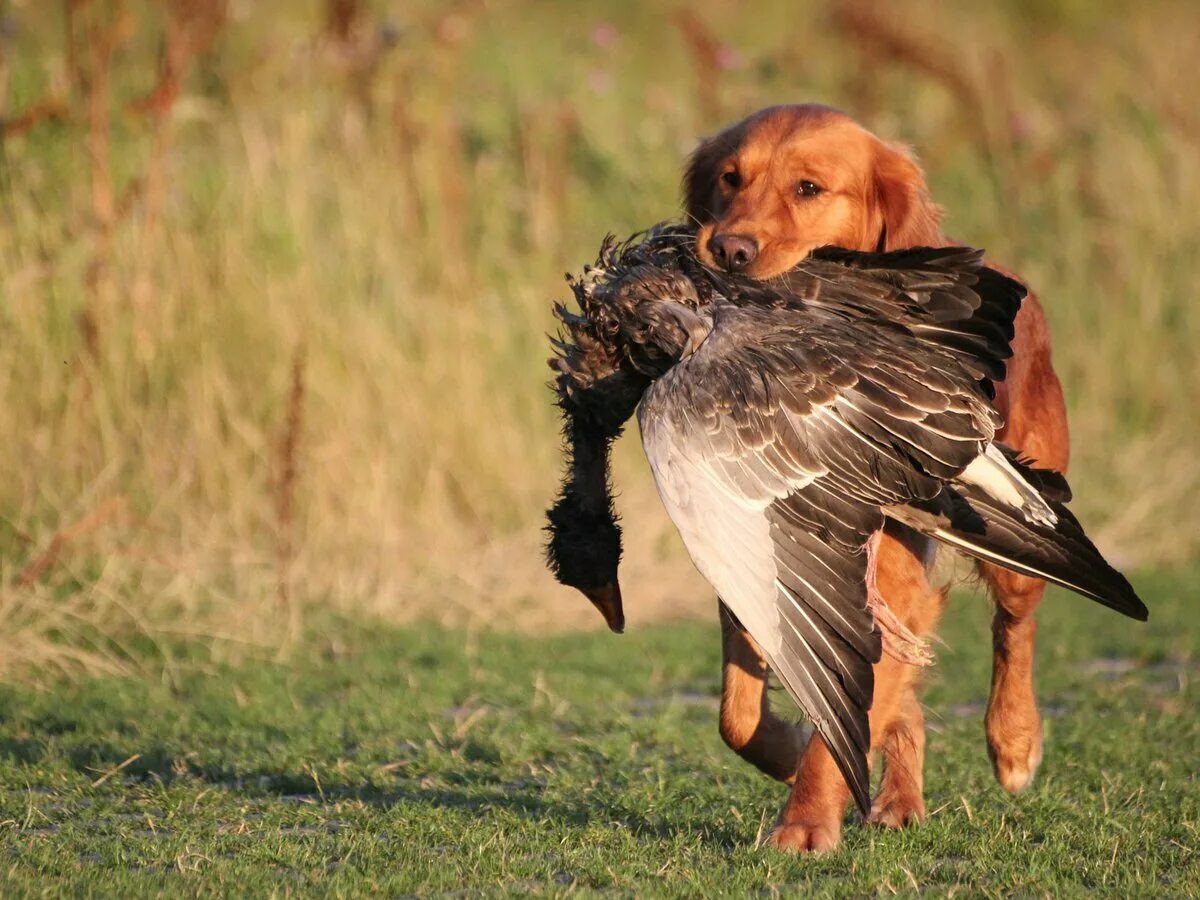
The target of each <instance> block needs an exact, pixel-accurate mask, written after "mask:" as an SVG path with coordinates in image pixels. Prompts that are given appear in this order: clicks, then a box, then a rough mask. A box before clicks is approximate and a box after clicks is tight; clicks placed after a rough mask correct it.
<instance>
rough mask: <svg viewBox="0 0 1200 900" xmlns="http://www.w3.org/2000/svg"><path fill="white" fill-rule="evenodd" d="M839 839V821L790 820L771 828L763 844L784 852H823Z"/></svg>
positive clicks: (833, 845) (840, 831)
mask: <svg viewBox="0 0 1200 900" xmlns="http://www.w3.org/2000/svg"><path fill="white" fill-rule="evenodd" d="M841 839H842V825H841V823H840V822H833V823H829V822H790V823H788V824H785V825H776V826H775V827H774V828H773V829H771V833H770V834H769V835H767V840H766V842H765V844H766V846H768V847H774V848H775V849H776V850H782V851H783V852H784V853H823V852H825V851H826V850H832V849H833V848H834V847H836V846H837V845H838V842H839V841H841Z"/></svg>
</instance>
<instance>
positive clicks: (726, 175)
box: [721, 169, 742, 188]
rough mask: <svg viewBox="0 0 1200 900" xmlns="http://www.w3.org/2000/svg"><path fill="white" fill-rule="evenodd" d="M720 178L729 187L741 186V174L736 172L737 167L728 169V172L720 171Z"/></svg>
mask: <svg viewBox="0 0 1200 900" xmlns="http://www.w3.org/2000/svg"><path fill="white" fill-rule="evenodd" d="M721 180H722V181H723V182H725V183H726V184H727V185H729V186H730V187H731V188H740V187H741V186H742V176H741V175H739V174H738V173H737V169H730V170H729V171H728V172H722V173H721Z"/></svg>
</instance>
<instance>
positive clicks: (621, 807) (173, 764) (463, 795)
mask: <svg viewBox="0 0 1200 900" xmlns="http://www.w3.org/2000/svg"><path fill="white" fill-rule="evenodd" d="M0 757H5V758H7V759H9V760H11V761H13V762H17V763H20V764H23V765H30V766H38V765H41V764H44V763H46V762H48V761H49V757H48V755H47V753H46V747H45V744H44V743H43V742H42V741H39V740H12V739H4V740H0ZM68 759H69V763H70V766H71V767H72V768H74V769H75V770H76V771H78V772H79V773H81V774H82V775H84V776H86V777H87V778H90V779H92V780H93V781H99V782H100V783H101V784H107V785H109V786H110V787H109V789H117V790H119V789H121V788H130V787H135V786H138V785H146V784H152V785H163V786H171V785H177V784H186V785H192V786H195V787H197V788H199V789H214V790H218V791H225V792H230V793H234V794H237V795H238V796H239V798H243V799H246V800H259V801H267V802H270V803H281V804H298V805H299V804H304V805H312V806H314V807H319V808H323V809H326V810H329V809H330V808H331V807H334V806H336V805H337V804H339V803H343V802H347V801H349V802H353V803H358V804H363V805H366V806H370V807H375V808H377V809H391V808H393V807H425V808H428V809H430V810H450V811H455V812H459V813H463V814H467V815H479V814H487V813H488V812H489V811H492V810H503V811H505V812H507V813H511V814H515V815H517V816H520V817H523V818H525V819H527V820H529V821H530V822H532V823H553V824H558V825H564V826H570V827H576V828H578V827H582V826H586V825H589V824H598V823H602V824H605V825H613V824H616V825H620V826H621V827H623V828H625V829H628V830H629V831H630V832H631V833H632V834H634V835H635V836H639V837H649V838H653V839H660V840H662V839H672V838H676V837H679V836H680V835H694V834H695V833H696V832H697V830H700V831H702V832H703V833H704V834H705V836H706V839H707V840H710V841H713V842H716V843H719V844H721V845H723V846H725V847H730V848H732V847H735V846H738V845H740V844H741V843H744V841H745V834H744V833H743V832H742V831H741V830H740V829H738V828H735V827H730V826H728V825H726V824H724V823H719V822H717V821H709V822H707V823H702V824H701V823H697V822H696V821H695V820H694V819H689V820H687V824H686V825H680V824H679V821H680V820H678V818H676V819H675V821H674V824H672V823H671V822H669V821H668V818H669V817H666V816H663V817H659V816H658V815H657V814H654V815H649V816H648V815H646V814H645V813H644V812H642V811H639V810H636V809H634V808H632V807H631V806H630V805H628V804H627V803H625V802H624V800H625V798H626V793H625V792H624V791H623V790H622V789H621V783H620V782H621V781H622V779H621V778H620V777H619V776H616V777H615V778H614V781H613V783H612V785H611V786H612V787H613V789H614V793H613V795H612V796H609V797H602V796H597V794H596V792H595V791H590V790H589V791H583V790H580V791H579V794H578V797H579V799H578V800H577V801H576V800H564V799H562V798H561V797H554V796H552V794H553V792H550V791H548V790H547V788H548V785H547V784H546V783H545V782H543V781H539V780H533V779H529V778H513V777H511V776H512V774H513V773H506V772H503V771H499V770H497V771H494V772H488V771H484V770H481V769H480V767H479V766H472V765H469V764H464V767H463V770H462V771H461V772H457V773H453V774H451V775H449V776H447V775H445V774H444V773H443V774H440V775H438V776H433V775H424V774H421V773H414V774H406V775H405V776H404V777H403V778H402V779H401V780H400V782H399V783H395V784H386V785H381V784H378V783H373V782H372V781H371V780H369V779H368V778H363V779H361V780H356V779H349V778H346V779H333V780H330V779H329V778H328V777H327V773H323V774H322V775H321V776H320V777H319V779H317V778H314V777H313V775H312V774H311V773H308V772H297V771H295V770H286V769H279V770H271V769H267V768H234V767H227V766H221V765H207V764H198V763H196V762H195V761H194V760H189V759H186V758H184V757H181V756H179V755H178V754H176V753H172V752H171V751H170V750H168V749H166V748H162V747H156V748H152V749H149V750H146V751H143V752H141V753H140V754H139V755H137V757H136V758H135V759H132V760H130V758H129V753H128V747H121V748H118V747H116V746H114V745H112V744H108V743H103V742H101V743H89V744H82V745H80V746H77V747H75V748H73V749H72V750H71V751H70V752H69V754H68ZM447 779H453V780H457V781H460V782H461V783H459V784H447V783H445V782H446V781H447ZM93 786H96V785H93ZM697 826H699V827H697Z"/></svg>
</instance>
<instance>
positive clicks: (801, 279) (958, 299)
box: [780, 247, 1026, 396]
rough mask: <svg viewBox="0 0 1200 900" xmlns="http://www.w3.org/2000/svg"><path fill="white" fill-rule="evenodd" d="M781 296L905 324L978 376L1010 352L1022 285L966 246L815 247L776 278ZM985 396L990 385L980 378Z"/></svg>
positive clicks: (1000, 366) (998, 372)
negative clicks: (874, 249) (878, 249)
mask: <svg viewBox="0 0 1200 900" xmlns="http://www.w3.org/2000/svg"><path fill="white" fill-rule="evenodd" d="M780 282H781V284H782V286H783V287H785V288H786V290H785V291H784V294H785V296H789V297H792V298H797V299H799V300H801V301H802V302H804V303H807V304H811V305H816V306H820V307H822V308H825V309H827V310H830V311H834V312H840V313H842V314H845V315H847V316H849V317H852V318H861V317H862V316H864V315H867V316H871V317H876V318H880V319H884V320H888V321H891V322H894V323H897V324H899V325H902V326H903V327H905V328H906V329H907V330H908V331H909V332H910V333H911V334H912V335H913V336H915V337H916V338H917V339H918V340H919V341H920V342H921V343H923V344H926V345H936V346H937V347H938V348H939V349H940V350H941V351H943V352H949V353H951V354H952V355H953V356H954V358H955V359H956V360H957V361H958V362H959V363H960V364H962V365H963V366H964V367H965V368H966V369H967V370H968V371H970V372H971V373H972V374H973V375H974V376H975V377H976V378H977V379H990V380H995V381H1000V380H1003V378H1004V375H1005V361H1006V360H1008V359H1009V358H1010V357H1011V356H1012V349H1011V347H1010V344H1011V341H1012V339H1013V333H1014V330H1013V320H1014V318H1015V317H1016V314H1017V311H1018V310H1019V309H1020V307H1021V301H1022V300H1023V299H1024V297H1025V294H1026V291H1025V287H1024V286H1023V285H1021V284H1020V283H1019V282H1017V281H1014V280H1012V279H1011V278H1009V277H1007V276H1006V275H1003V274H1001V273H1000V272H997V271H995V270H994V269H989V268H987V267H986V266H984V264H983V251H982V250H975V249H972V248H970V247H918V248H914V249H908V250H898V251H894V252H891V253H859V252H857V251H853V250H844V249H841V248H839V247H824V248H822V249H820V250H817V251H816V252H815V253H813V255H812V256H811V257H809V258H808V259H807V260H806V261H805V262H804V263H803V264H802V265H801V266H799V267H797V268H796V269H793V270H792V271H791V272H788V273H785V274H784V275H783V276H781V278H780ZM984 390H985V392H987V393H988V395H989V396H991V387H990V385H987V384H986V383H985V385H984Z"/></svg>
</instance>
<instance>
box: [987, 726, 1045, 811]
mask: <svg viewBox="0 0 1200 900" xmlns="http://www.w3.org/2000/svg"><path fill="white" fill-rule="evenodd" d="M988 756H990V757H991V759H992V771H993V772H995V773H996V780H997V781H998V782H1000V786H1001V787H1002V788H1004V789H1005V790H1006V791H1008V792H1009V793H1010V794H1016V793H1019V792H1021V791H1023V790H1025V788H1027V787H1029V785H1030V783H1031V782H1032V781H1033V776H1034V774H1035V773H1036V772H1037V769H1038V766H1039V765H1040V764H1041V762H1042V729H1041V723H1040V722H1039V723H1038V724H1037V727H1036V728H1035V729H1028V730H1025V731H1024V732H1023V733H1018V734H1011V733H1010V734H1007V735H1004V736H1003V738H1001V737H1000V736H999V735H993V734H991V733H989V734H988Z"/></svg>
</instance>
